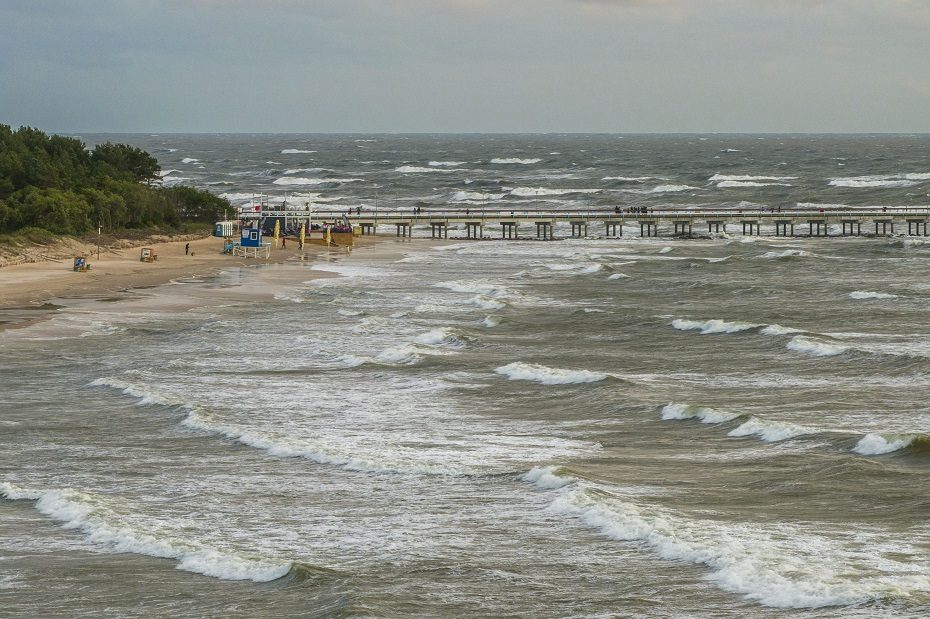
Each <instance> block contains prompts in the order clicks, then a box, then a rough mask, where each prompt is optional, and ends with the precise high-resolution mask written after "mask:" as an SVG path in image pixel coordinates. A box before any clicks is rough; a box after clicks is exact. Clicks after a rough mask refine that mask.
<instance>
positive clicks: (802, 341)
mask: <svg viewBox="0 0 930 619" xmlns="http://www.w3.org/2000/svg"><path fill="white" fill-rule="evenodd" d="M785 347H786V348H787V349H788V350H793V351H795V352H800V353H804V354H807V355H814V356H815V357H833V356H835V355H840V354H843V353H844V352H846V351H847V350H849V347H848V346H841V345H840V344H830V343H827V342H822V341H820V340H815V339H813V338H810V337H806V336H804V335H796V336H794V337H793V338H791V340H789V341H788V343H787V344H785Z"/></svg>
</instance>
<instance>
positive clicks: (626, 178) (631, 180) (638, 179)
mask: <svg viewBox="0 0 930 619" xmlns="http://www.w3.org/2000/svg"><path fill="white" fill-rule="evenodd" d="M654 178H655V177H654V176H605V177H604V178H602V179H601V180H604V181H620V182H624V183H645V182H646V181H651V180H653V179H654Z"/></svg>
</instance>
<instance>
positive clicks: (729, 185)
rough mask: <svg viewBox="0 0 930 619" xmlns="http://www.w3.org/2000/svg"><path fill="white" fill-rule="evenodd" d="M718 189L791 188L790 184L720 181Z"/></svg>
mask: <svg viewBox="0 0 930 619" xmlns="http://www.w3.org/2000/svg"><path fill="white" fill-rule="evenodd" d="M717 187H719V188H720V189H738V188H740V187H791V183H763V182H759V181H720V182H719V183H717Z"/></svg>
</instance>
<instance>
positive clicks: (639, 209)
mask: <svg viewBox="0 0 930 619" xmlns="http://www.w3.org/2000/svg"><path fill="white" fill-rule="evenodd" d="M654 212H655V209H651V208H648V207H646V206H631V207H629V208H626V209H623V210H620V207H619V206H615V207H614V213H629V214H633V215H647V214H649V213H654Z"/></svg>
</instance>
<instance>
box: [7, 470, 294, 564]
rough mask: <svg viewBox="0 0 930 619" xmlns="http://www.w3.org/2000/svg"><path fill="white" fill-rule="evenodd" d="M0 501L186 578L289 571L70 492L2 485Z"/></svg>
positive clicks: (97, 498) (96, 498) (109, 503)
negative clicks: (28, 507) (24, 505)
mask: <svg viewBox="0 0 930 619" xmlns="http://www.w3.org/2000/svg"><path fill="white" fill-rule="evenodd" d="M0 495H2V496H4V497H5V498H7V499H9V500H11V501H18V500H28V501H35V508H36V509H37V510H38V511H39V512H41V513H43V514H45V515H46V516H48V517H50V518H52V519H53V520H57V521H59V522H62V523H63V525H64V527H65V528H66V529H77V530H79V531H81V532H83V533H84V534H85V535H86V536H87V538H88V540H90V541H91V542H93V543H95V544H99V545H102V546H105V547H106V548H108V549H110V550H112V551H113V552H120V553H121V552H128V553H133V554H141V555H147V556H150V557H159V558H163V559H175V560H176V561H177V562H178V569H180V570H184V571H187V572H196V573H198V574H204V575H205V576H212V577H214V578H220V579H223V580H252V581H255V582H269V581H272V580H277V579H279V578H282V577H284V576H286V575H287V574H288V573H289V572H291V570H292V569H293V568H294V567H295V564H294V563H293V562H291V561H282V560H275V559H268V558H261V557H246V556H241V555H238V554H233V553H230V552H225V551H220V550H216V549H214V548H210V547H209V546H207V545H205V544H201V543H199V542H193V541H187V540H181V539H175V538H173V537H170V536H168V535H164V534H160V533H159V531H158V529H157V528H154V527H151V526H143V524H142V523H134V522H132V518H131V517H128V516H127V515H125V509H122V508H117V507H115V506H113V505H112V500H111V499H104V498H103V497H100V496H95V495H91V494H87V493H84V492H80V491H78V490H74V489H72V488H64V489H60V490H34V489H29V488H21V487H19V486H15V485H13V484H11V483H9V482H3V483H0Z"/></svg>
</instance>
